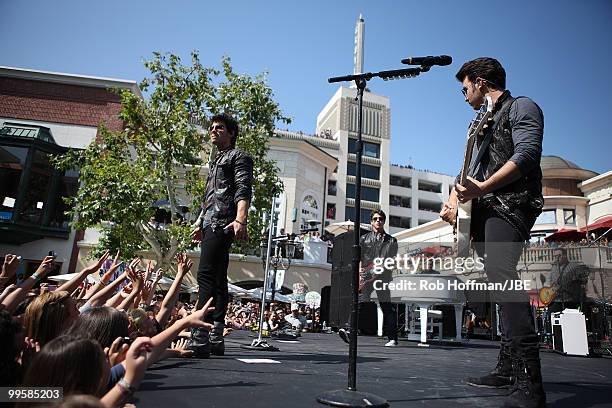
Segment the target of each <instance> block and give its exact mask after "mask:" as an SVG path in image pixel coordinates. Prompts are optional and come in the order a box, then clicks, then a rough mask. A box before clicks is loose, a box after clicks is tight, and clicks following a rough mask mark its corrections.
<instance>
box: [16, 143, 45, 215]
mask: <svg viewBox="0 0 612 408" xmlns="http://www.w3.org/2000/svg"><path fill="white" fill-rule="evenodd" d="M52 177H53V166H51V163H50V162H49V154H48V153H45V152H42V151H40V150H35V151H34V155H33V161H32V167H31V168H30V174H29V177H28V181H27V183H28V184H27V186H28V188H27V189H26V193H25V197H24V201H23V205H22V206H21V210H20V219H21V220H22V221H25V222H29V223H32V224H41V223H42V216H43V213H44V211H45V207H46V206H48V205H49V202H48V197H47V196H48V194H49V188H50V187H51V178H52Z"/></svg>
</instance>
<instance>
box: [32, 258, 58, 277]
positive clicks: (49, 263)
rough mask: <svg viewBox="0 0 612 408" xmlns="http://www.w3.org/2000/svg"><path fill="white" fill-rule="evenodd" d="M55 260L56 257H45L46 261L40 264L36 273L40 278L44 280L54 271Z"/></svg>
mask: <svg viewBox="0 0 612 408" xmlns="http://www.w3.org/2000/svg"><path fill="white" fill-rule="evenodd" d="M54 260H55V257H54V256H50V255H48V256H45V259H43V261H42V262H41V263H40V265H39V266H38V269H36V272H34V273H35V274H36V275H37V276H38V277H39V278H44V277H45V276H46V275H47V274H49V273H50V272H51V271H52V270H53V266H54V264H53V261H54Z"/></svg>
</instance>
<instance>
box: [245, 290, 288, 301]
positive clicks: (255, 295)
mask: <svg viewBox="0 0 612 408" xmlns="http://www.w3.org/2000/svg"><path fill="white" fill-rule="evenodd" d="M262 290H263V289H262V288H255V289H251V290H249V291H248V292H249V296H250V297H252V298H253V299H255V300H259V299H261V291H262ZM271 299H272V291H268V292H267V293H266V300H271ZM274 301H275V302H282V303H291V302H293V298H292V297H291V296H287V295H283V294H282V293H279V292H276V293H274Z"/></svg>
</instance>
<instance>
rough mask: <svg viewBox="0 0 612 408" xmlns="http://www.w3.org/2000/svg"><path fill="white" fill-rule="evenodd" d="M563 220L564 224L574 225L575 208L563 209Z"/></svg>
mask: <svg viewBox="0 0 612 408" xmlns="http://www.w3.org/2000/svg"><path fill="white" fill-rule="evenodd" d="M563 220H564V221H565V224H566V225H576V210H574V209H567V208H565V209H563Z"/></svg>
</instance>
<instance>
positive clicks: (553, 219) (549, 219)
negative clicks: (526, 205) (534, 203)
mask: <svg viewBox="0 0 612 408" xmlns="http://www.w3.org/2000/svg"><path fill="white" fill-rule="evenodd" d="M535 223H536V224H556V223H557V211H556V210H544V211H542V214H540V215H539V217H538V219H537V220H536V222H535Z"/></svg>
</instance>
